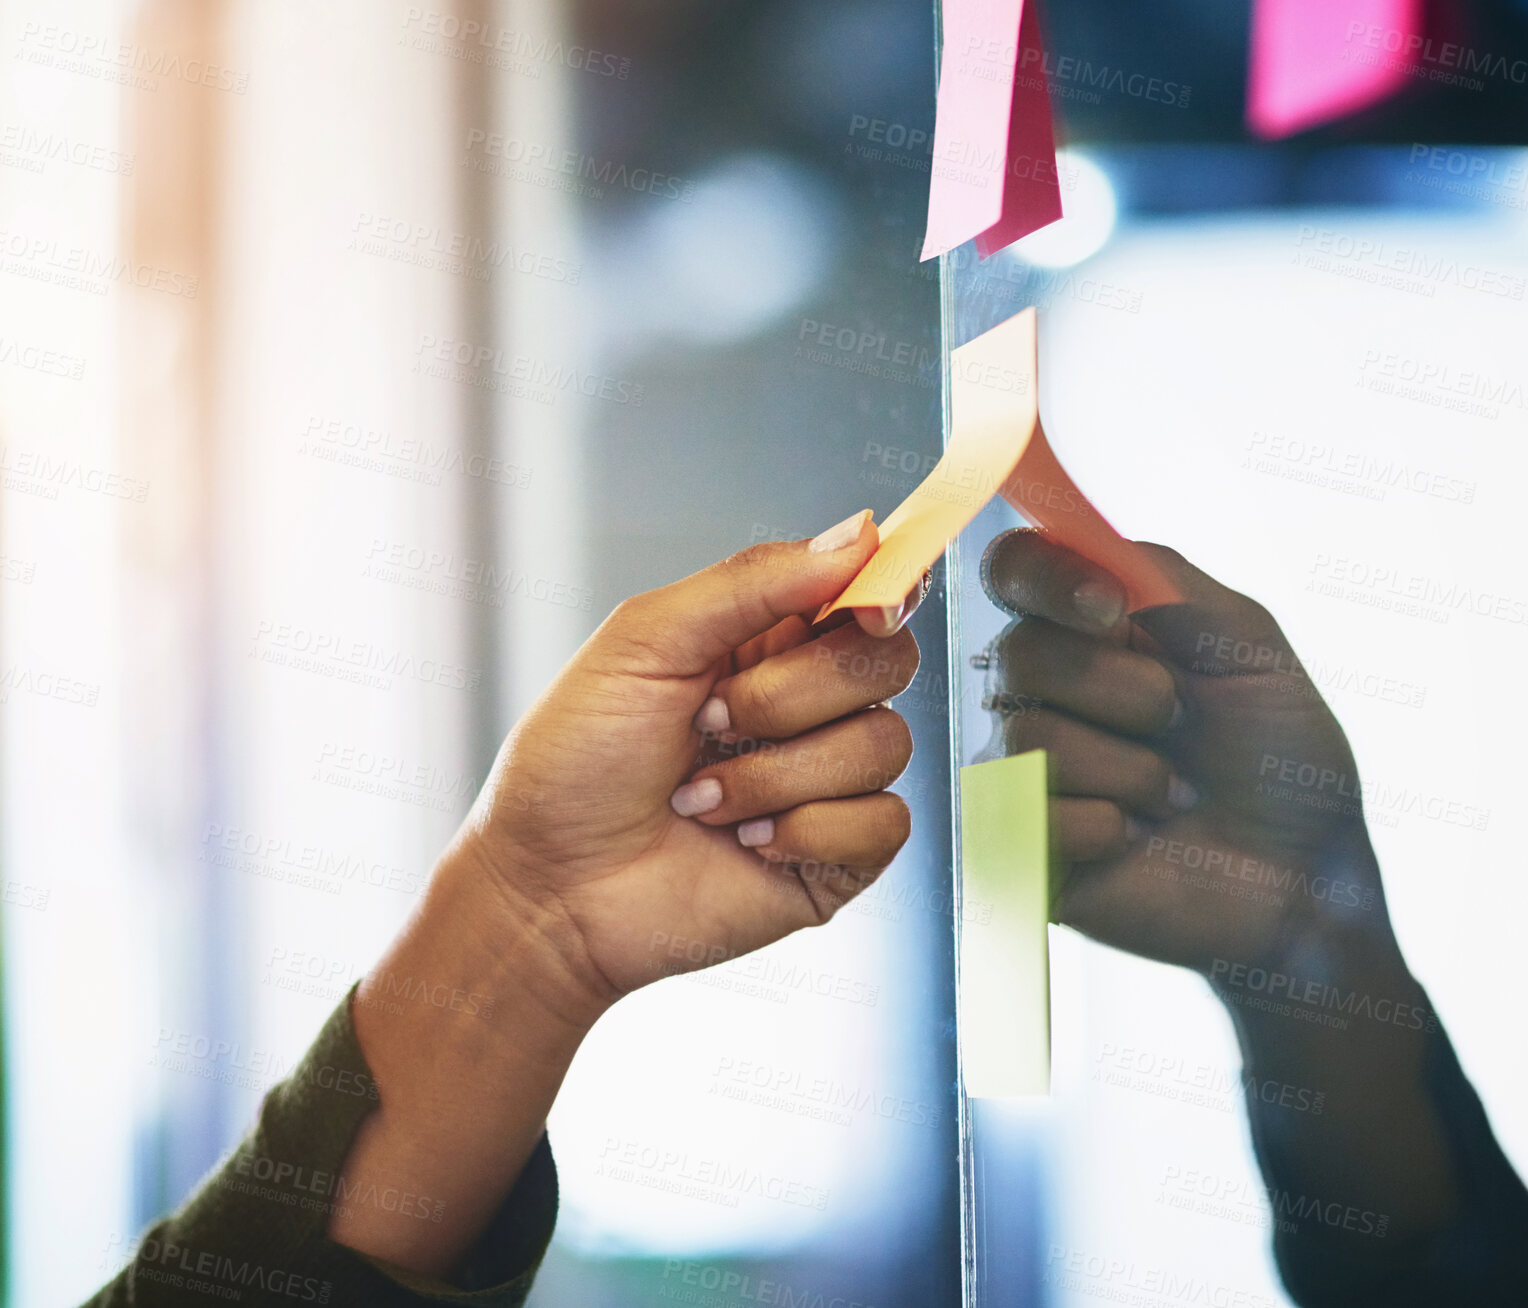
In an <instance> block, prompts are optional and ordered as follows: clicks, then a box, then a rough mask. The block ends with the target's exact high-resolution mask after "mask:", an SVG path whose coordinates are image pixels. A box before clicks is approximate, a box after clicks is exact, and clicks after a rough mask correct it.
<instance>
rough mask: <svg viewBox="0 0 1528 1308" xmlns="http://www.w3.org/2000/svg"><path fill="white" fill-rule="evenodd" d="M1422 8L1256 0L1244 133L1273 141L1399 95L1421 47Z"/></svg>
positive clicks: (1402, 2)
mask: <svg viewBox="0 0 1528 1308" xmlns="http://www.w3.org/2000/svg"><path fill="white" fill-rule="evenodd" d="M1421 32H1422V4H1421V0H1255V3H1254V5H1253V10H1252V45H1251V51H1250V61H1249V65H1248V70H1247V125H1248V127H1250V128H1251V129H1252V131H1253V132H1255V133H1256V134H1257V135H1258V136H1261V137H1263V138H1265V139H1269V140H1276V139H1278V138H1280V137H1284V136H1291V135H1293V134H1294V133H1296V132H1303V131H1307V130H1309V129H1310V128H1312V127H1319V126H1321V125H1322V124H1323V123H1328V122H1331V121H1332V120H1334V119H1337V118H1343V117H1345V116H1347V115H1348V114H1353V113H1357V112H1358V111H1359V110H1361V109H1367V108H1368V107H1369V106H1371V105H1374V104H1377V103H1379V102H1380V101H1381V100H1383V99H1385V98H1386V97H1387V96H1390V95H1393V94H1395V92H1397V91H1398V90H1400V88H1401V87H1402V86H1403V85H1404V84H1405V82H1406V79H1407V78H1408V77H1409V76H1411V74H1412V72H1413V68H1412V65H1411V53H1412V51H1414V50H1416V49H1417V48H1418V47H1419V45H1420V43H1421Z"/></svg>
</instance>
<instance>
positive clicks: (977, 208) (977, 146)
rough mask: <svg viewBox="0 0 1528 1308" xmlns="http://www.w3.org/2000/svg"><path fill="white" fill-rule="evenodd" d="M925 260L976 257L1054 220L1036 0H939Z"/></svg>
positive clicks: (1057, 190) (1052, 160)
mask: <svg viewBox="0 0 1528 1308" xmlns="http://www.w3.org/2000/svg"><path fill="white" fill-rule="evenodd" d="M943 13H944V52H943V55H942V56H941V59H940V64H939V96H938V101H937V105H936V110H935V119H934V157H933V169H932V176H931V178H930V185H929V204H928V234H927V235H926V236H925V238H924V242H923V258H925V259H932V258H934V257H935V256H936V255H940V254H944V253H945V252H946V251H949V250H953V249H954V248H955V247H956V246H957V245H963V244H965V242H967V241H970V240H976V241H977V242H978V246H977V249H978V252H979V253H980V254H981V255H982V257H983V258H985V257H987V256H988V255H990V254H993V253H995V252H996V251H997V250H1000V249H1002V248H1003V247H1004V246H1006V245H1010V244H1012V243H1013V242H1014V241H1016V240H1019V239H1020V238H1021V237H1024V236H1027V235H1029V233H1030V232H1033V231H1036V230H1038V229H1039V228H1041V227H1044V226H1045V225H1046V224H1047V223H1052V222H1055V221H1056V219H1058V218H1059V217H1061V187H1060V183H1059V181H1058V180H1057V177H1056V145H1055V137H1054V135H1053V132H1052V125H1051V110H1050V96H1049V92H1048V91H1047V88H1046V82H1045V68H1044V65H1045V58H1044V52H1043V51H1042V49H1041V46H1040V30H1039V23H1038V20H1037V16H1036V13H1035V0H1027V3H1026V0H944V10H943Z"/></svg>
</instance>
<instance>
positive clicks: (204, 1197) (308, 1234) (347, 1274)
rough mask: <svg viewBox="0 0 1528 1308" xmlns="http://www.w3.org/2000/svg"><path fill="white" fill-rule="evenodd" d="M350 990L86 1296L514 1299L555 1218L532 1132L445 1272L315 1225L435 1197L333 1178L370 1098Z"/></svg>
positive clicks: (553, 1193) (405, 1208)
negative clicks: (450, 1271)
mask: <svg viewBox="0 0 1528 1308" xmlns="http://www.w3.org/2000/svg"><path fill="white" fill-rule="evenodd" d="M354 993H355V992H354V989H353V988H352V990H351V992H350V993H349V994H347V995H346V996H345V998H344V999H343V1000H342V1001H341V1003H340V1005H339V1007H338V1008H336V1009H335V1011H334V1012H333V1013H332V1014H331V1015H330V1016H329V1019H328V1021H326V1022H325V1023H324V1026H323V1029H322V1030H321V1031H320V1032H319V1033H318V1037H317V1039H315V1040H314V1042H313V1044H312V1045H311V1046H310V1047H309V1049H308V1051H307V1053H306V1054H305V1055H304V1056H303V1058H302V1061H301V1062H300V1063H298V1065H297V1066H296V1067H295V1068H294V1069H293V1071H292V1074H291V1075H290V1076H289V1077H288V1078H287V1079H286V1080H285V1081H283V1082H282V1083H281V1084H279V1085H277V1086H275V1087H274V1088H273V1089H272V1090H271V1091H270V1092H269V1093H268V1094H267V1095H266V1097H265V1101H264V1103H263V1104H262V1105H261V1108H260V1116H259V1120H258V1122H257V1123H256V1125H255V1128H254V1130H252V1131H251V1132H250V1133H249V1134H248V1135H247V1136H246V1137H245V1138H244V1140H243V1142H242V1143H241V1144H240V1145H239V1147H238V1148H237V1149H236V1150H235V1151H234V1152H233V1154H231V1155H230V1156H229V1158H228V1159H227V1160H226V1161H225V1162H224V1164H223V1165H222V1166H221V1167H220V1168H219V1169H218V1171H217V1172H215V1173H214V1174H213V1175H212V1176H211V1177H210V1178H209V1179H208V1180H207V1181H206V1182H205V1183H204V1184H203V1185H202V1187H201V1189H200V1190H199V1191H198V1192H197V1193H196V1194H195V1195H194V1196H193V1197H192V1198H191V1200H190V1201H189V1202H188V1203H187V1204H186V1205H185V1207H184V1208H182V1209H181V1210H180V1212H178V1213H177V1214H176V1215H175V1216H174V1217H171V1218H169V1219H168V1220H167V1221H164V1222H161V1223H160V1224H159V1225H158V1226H156V1227H155V1228H154V1229H153V1230H151V1231H150V1232H149V1233H148V1235H147V1236H146V1237H145V1238H144V1241H143V1243H142V1245H141V1246H140V1247H139V1249H138V1252H137V1255H136V1256H135V1257H134V1259H133V1261H132V1263H131V1264H129V1266H128V1267H127V1268H126V1270H125V1271H124V1272H123V1273H122V1275H121V1276H120V1277H119V1278H118V1279H117V1281H116V1282H114V1283H113V1284H112V1285H111V1286H108V1287H107V1288H106V1289H105V1290H103V1291H102V1293H101V1295H99V1296H97V1297H96V1298H95V1299H93V1300H92V1301H91V1304H92V1305H99V1306H100V1308H115V1305H118V1304H122V1305H128V1304H131V1305H159V1304H172V1303H176V1304H178V1303H182V1302H196V1303H203V1304H204V1303H205V1302H206V1301H207V1300H206V1295H207V1294H208V1293H212V1294H214V1295H218V1294H221V1295H222V1296H223V1297H238V1298H239V1299H241V1300H242V1302H245V1303H262V1304H263V1303H277V1302H279V1303H282V1304H285V1305H290V1304H292V1303H293V1302H294V1300H302V1301H306V1302H310V1303H321V1304H361V1303H364V1304H367V1305H368V1306H375V1308H420V1306H421V1305H428V1304H475V1305H484V1308H520V1306H521V1305H522V1304H523V1303H524V1302H525V1298H526V1295H528V1294H529V1293H530V1288H531V1282H532V1281H533V1279H534V1278H535V1275H536V1269H537V1268H538V1267H539V1266H540V1263H541V1259H542V1257H543V1256H544V1255H545V1253H546V1249H547V1245H548V1243H549V1242H550V1241H551V1238H552V1227H553V1225H554V1224H555V1222H556V1218H557V1171H556V1167H555V1166H554V1164H553V1162H552V1151H551V1148H550V1146H549V1145H548V1143H547V1140H546V1137H545V1136H543V1137H542V1138H541V1140H540V1142H539V1143H538V1144H537V1146H536V1149H535V1151H534V1152H533V1153H532V1155H531V1158H530V1161H529V1162H527V1163H526V1165H525V1168H524V1170H523V1171H522V1172H521V1174H520V1177H519V1179H518V1181H517V1182H516V1183H515V1187H514V1189H513V1190H512V1191H511V1192H510V1194H509V1196H508V1197H507V1198H506V1199H505V1201H504V1203H503V1204H502V1205H501V1206H500V1208H499V1210H498V1212H497V1213H496V1214H495V1215H494V1217H493V1219H492V1220H491V1221H490V1222H489V1224H488V1227H487V1229H486V1230H485V1231H484V1233H483V1235H482V1237H481V1238H480V1239H479V1240H478V1241H477V1243H476V1244H475V1245H474V1247H473V1248H472V1250H471V1251H470V1252H469V1254H468V1255H467V1257H466V1258H465V1259H464V1260H463V1263H462V1265H461V1267H460V1269H459V1270H458V1272H457V1274H456V1275H455V1276H453V1277H452V1280H451V1282H449V1283H448V1282H443V1281H440V1280H437V1279H433V1278H430V1277H426V1276H422V1275H420V1274H418V1273H414V1272H410V1271H407V1270H406V1269H403V1268H397V1267H392V1266H390V1265H388V1264H385V1263H382V1262H379V1261H376V1260H374V1259H371V1258H368V1257H366V1256H365V1255H363V1254H360V1253H357V1252H356V1251H355V1250H353V1249H349V1248H346V1247H345V1246H343V1245H340V1244H336V1243H335V1242H334V1241H332V1240H330V1239H329V1238H328V1235H327V1229H328V1224H329V1219H330V1217H331V1215H332V1214H333V1213H334V1211H335V1210H336V1209H338V1208H341V1207H344V1206H354V1205H376V1206H378V1207H382V1208H385V1209H387V1210H388V1211H401V1212H407V1213H412V1214H415V1215H417V1217H418V1219H419V1220H420V1221H430V1220H433V1219H434V1218H435V1216H436V1215H437V1214H438V1211H439V1205H438V1202H437V1201H436V1200H434V1199H433V1198H431V1196H429V1195H416V1194H411V1193H408V1192H405V1191H402V1190H398V1189H396V1188H392V1187H377V1186H374V1185H373V1186H360V1185H357V1186H354V1187H351V1186H349V1185H346V1184H345V1183H344V1182H343V1181H342V1180H341V1175H340V1169H341V1167H342V1165H343V1164H344V1161H345V1156H346V1154H347V1153H348V1152H349V1150H350V1145H351V1142H352V1141H353V1140H354V1139H355V1134H356V1132H357V1131H358V1130H359V1129H360V1126H361V1123H362V1122H363V1121H364V1120H365V1119H366V1116H367V1114H368V1113H370V1112H371V1111H372V1110H373V1109H374V1108H375V1107H376V1106H377V1104H378V1103H379V1102H380V1098H381V1095H380V1092H379V1090H378V1088H377V1082H376V1080H375V1078H373V1076H372V1074H371V1068H370V1067H369V1066H368V1065H367V1063H366V1058H365V1056H364V1055H363V1054H362V1052H361V1046H360V1042H359V1041H358V1040H357V1039H356V1033H355V1025H354V1023H353V1021H352V1019H351V1011H350V1005H351V999H352V997H353V996H354ZM189 1290H195V1291H197V1293H196V1294H195V1295H194V1297H186V1292H187V1291H189ZM234 1291H237V1292H239V1293H238V1294H237V1296H234V1295H232V1293H231V1292H234Z"/></svg>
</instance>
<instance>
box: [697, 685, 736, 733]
mask: <svg viewBox="0 0 1528 1308" xmlns="http://www.w3.org/2000/svg"><path fill="white" fill-rule="evenodd" d="M731 725H732V714H730V713H728V712H727V701H726V700H724V699H722V698H721V697H720V696H718V695H712V696H711V698H710V699H708V700H707V701H706V702H705V703H704V704H702V705H701V706H700V712H699V713H697V714H696V715H695V730H696V731H698V732H700V733H701V735H703V736H719V735H721V734H722V732H724V731H726V730H727V729H728V728H729V727H730V726H731Z"/></svg>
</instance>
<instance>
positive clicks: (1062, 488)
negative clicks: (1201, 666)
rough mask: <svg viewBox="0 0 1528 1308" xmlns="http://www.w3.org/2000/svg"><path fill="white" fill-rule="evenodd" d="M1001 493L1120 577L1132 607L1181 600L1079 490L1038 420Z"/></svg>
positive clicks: (1164, 577) (1146, 557) (1147, 558)
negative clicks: (1017, 464)
mask: <svg viewBox="0 0 1528 1308" xmlns="http://www.w3.org/2000/svg"><path fill="white" fill-rule="evenodd" d="M1000 493H1001V495H1002V497H1003V498H1004V499H1005V500H1007V501H1008V503H1010V504H1011V505H1013V507H1014V508H1016V509H1017V510H1018V511H1019V512H1020V513H1022V514H1023V515H1024V516H1025V517H1026V518H1028V519H1029V520H1030V522H1032V523H1034V525H1035V526H1037V527H1043V528H1044V529H1045V531H1046V533H1047V534H1048V535H1049V536H1051V537H1053V538H1054V539H1056V540H1058V541H1060V542H1061V543H1062V544H1063V545H1065V546H1066V547H1067V548H1068V549H1070V550H1073V551H1075V552H1076V553H1078V554H1081V555H1082V557H1083V558H1085V559H1090V560H1092V561H1093V562H1094V563H1096V564H1098V566H1099V567H1100V568H1103V569H1104V570H1105V571H1106V572H1112V573H1113V574H1114V575H1115V576H1116V577H1118V578H1119V579H1120V581H1122V582H1123V583H1124V585H1125V590H1126V592H1127V594H1128V595H1129V608H1130V612H1132V613H1134V612H1135V611H1136V610H1137V609H1149V608H1151V607H1152V606H1153V605H1155V604H1178V603H1181V602H1182V600H1183V595H1182V593H1181V592H1180V591H1179V590H1178V588H1177V586H1175V585H1174V584H1173V583H1172V582H1171V581H1170V580H1169V579H1168V577H1167V574H1166V573H1164V572H1163V571H1162V570H1161V569H1160V568H1158V567H1157V565H1156V564H1155V563H1154V562H1152V560H1151V558H1150V556H1149V555H1147V554H1146V553H1145V552H1144V551H1143V550H1142V549H1141V547H1140V546H1139V545H1137V544H1136V543H1135V542H1134V541H1130V540H1126V539H1125V538H1124V537H1123V536H1121V535H1120V534H1119V532H1117V531H1115V530H1114V528H1113V527H1111V526H1110V525H1109V520H1108V519H1107V518H1105V517H1104V515H1103V514H1101V513H1100V512H1099V511H1098V510H1097V509H1095V508H1094V507H1093V505H1092V503H1091V502H1090V501H1089V499H1088V497H1087V496H1086V495H1084V494H1083V493H1082V492H1081V491H1080V490H1078V489H1077V483H1076V482H1074V481H1073V480H1072V479H1071V478H1070V477H1069V476H1067V472H1066V469H1065V468H1063V467H1062V466H1061V461H1060V460H1059V459H1057V458H1056V455H1055V452H1054V451H1053V450H1052V449H1051V447H1050V442H1049V441H1047V440H1046V439H1045V431H1044V429H1043V428H1042V427H1041V426H1040V424H1039V423H1038V422H1037V423H1036V424H1035V430H1034V435H1033V436H1032V437H1031V438H1030V440H1029V442H1028V443H1027V445H1026V447H1025V450H1024V457H1023V458H1022V459H1020V460H1019V466H1018V467H1016V468H1015V469H1014V470H1013V475H1012V476H1010V477H1009V478H1008V480H1007V481H1006V482H1004V483H1003V486H1002V489H1001V492H1000Z"/></svg>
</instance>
